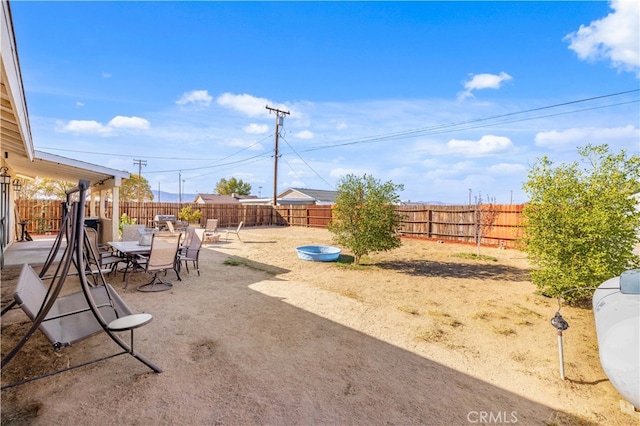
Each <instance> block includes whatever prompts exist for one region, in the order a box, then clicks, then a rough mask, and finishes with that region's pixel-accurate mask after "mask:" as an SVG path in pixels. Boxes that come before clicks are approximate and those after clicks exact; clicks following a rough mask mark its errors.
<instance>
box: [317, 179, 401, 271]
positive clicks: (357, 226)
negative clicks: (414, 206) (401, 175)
mask: <svg viewBox="0 0 640 426" xmlns="http://www.w3.org/2000/svg"><path fill="white" fill-rule="evenodd" d="M403 189H404V186H403V185H396V184H394V183H393V182H391V181H389V182H386V183H381V182H380V181H379V180H376V179H375V178H374V177H373V176H370V175H366V174H365V175H364V176H363V177H357V176H355V175H347V176H345V177H343V178H342V179H341V180H340V181H339V182H338V196H337V197H336V202H335V205H334V208H333V217H332V219H331V222H330V223H329V231H330V232H331V233H332V234H333V239H334V241H335V242H336V243H337V244H339V245H342V246H344V247H347V248H349V249H350V250H351V251H352V252H353V255H354V260H353V263H354V264H355V265H358V264H359V263H360V260H361V258H362V256H365V255H367V254H369V253H375V252H380V251H388V250H391V249H394V248H397V247H400V245H401V244H402V243H401V241H400V238H399V237H398V231H399V230H400V225H401V220H402V217H401V216H400V215H399V214H398V213H397V212H396V205H397V204H398V202H399V201H400V198H399V196H398V195H397V193H396V191H402V190H403Z"/></svg>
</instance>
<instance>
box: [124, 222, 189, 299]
mask: <svg viewBox="0 0 640 426" xmlns="http://www.w3.org/2000/svg"><path fill="white" fill-rule="evenodd" d="M180 237H181V234H179V233H175V234H172V233H170V232H156V233H155V234H153V238H152V239H151V251H150V252H149V256H148V257H143V256H140V259H141V260H139V263H140V264H141V265H142V266H143V267H144V272H146V273H147V274H150V275H153V279H152V280H151V281H150V282H148V283H146V284H142V285H141V286H139V287H138V290H139V291H147V292H156V291H164V290H169V289H170V288H171V287H173V284H171V283H170V282H166V281H163V280H162V279H161V278H160V277H159V274H160V273H162V272H164V274H165V275H166V273H167V271H168V270H170V269H172V270H173V271H174V272H175V273H176V275H177V276H178V281H182V278H180V272H179V271H178V249H179V248H180ZM127 284H128V280H127ZM126 288H127V285H125V289H126Z"/></svg>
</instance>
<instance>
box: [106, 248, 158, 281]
mask: <svg viewBox="0 0 640 426" xmlns="http://www.w3.org/2000/svg"><path fill="white" fill-rule="evenodd" d="M107 244H109V245H110V246H111V247H113V248H114V249H116V250H117V251H118V252H120V253H122V255H123V256H124V257H126V258H127V259H128V260H129V263H127V266H126V267H125V269H124V275H123V276H122V281H123V282H124V281H125V280H126V279H127V270H129V267H131V272H135V271H136V270H137V269H144V267H142V266H141V265H140V264H139V263H138V256H148V255H149V253H151V246H141V245H140V244H139V243H138V241H109V242H108V243H107ZM129 264H131V265H129Z"/></svg>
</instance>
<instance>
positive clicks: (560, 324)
mask: <svg viewBox="0 0 640 426" xmlns="http://www.w3.org/2000/svg"><path fill="white" fill-rule="evenodd" d="M551 325H552V326H554V327H555V329H556V330H558V357H559V360H560V378H561V379H562V380H564V354H563V351H562V332H563V331H564V330H566V329H567V328H569V324H568V323H567V322H566V321H565V320H564V318H562V315H560V311H558V312H556V314H555V316H554V317H553V318H551Z"/></svg>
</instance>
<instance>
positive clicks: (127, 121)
mask: <svg viewBox="0 0 640 426" xmlns="http://www.w3.org/2000/svg"><path fill="white" fill-rule="evenodd" d="M150 126H151V124H150V123H149V121H148V120H145V119H144V118H140V117H124V116H122V115H118V116H115V117H113V118H112V119H111V121H109V123H108V124H107V125H104V124H102V123H99V122H97V121H95V120H70V121H69V122H68V123H66V124H65V123H62V122H57V123H56V130H57V131H58V132H62V133H73V134H76V135H80V134H82V135H98V136H112V135H114V134H115V132H114V130H116V129H125V130H147V129H148V128H149V127H150Z"/></svg>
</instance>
